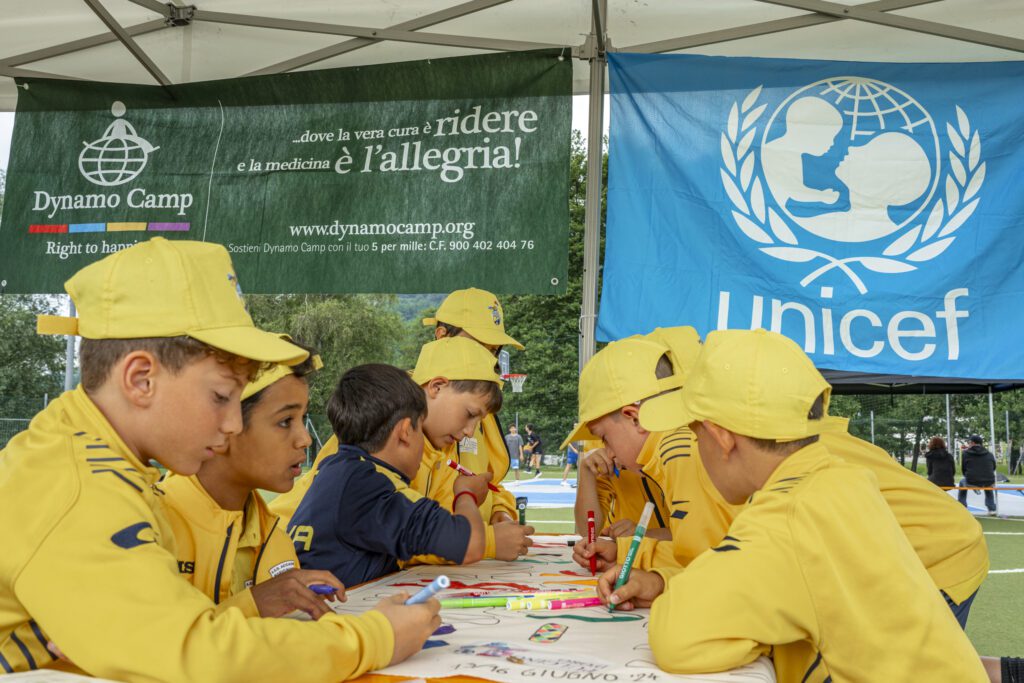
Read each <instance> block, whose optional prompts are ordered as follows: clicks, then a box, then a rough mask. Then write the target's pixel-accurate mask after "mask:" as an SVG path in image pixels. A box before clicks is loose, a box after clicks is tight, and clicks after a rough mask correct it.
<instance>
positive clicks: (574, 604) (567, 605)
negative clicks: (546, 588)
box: [548, 598, 601, 609]
mask: <svg viewBox="0 0 1024 683" xmlns="http://www.w3.org/2000/svg"><path fill="white" fill-rule="evenodd" d="M600 604H601V598H575V599H573V600H552V601H551V602H550V603H549V607H548V609H576V608H579V607H598V606H599V605H600Z"/></svg>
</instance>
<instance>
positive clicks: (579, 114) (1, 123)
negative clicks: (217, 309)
mask: <svg viewBox="0 0 1024 683" xmlns="http://www.w3.org/2000/svg"><path fill="white" fill-rule="evenodd" d="M604 101H605V102H604V107H605V113H604V132H605V134H606V135H607V134H608V96H607V95H605V98H604ZM572 127H573V128H574V129H576V130H579V131H581V132H582V133H583V139H584V140H586V139H587V97H586V96H584V95H579V96H576V97H573V98H572ZM13 129H14V113H13V112H0V171H6V170H7V161H8V157H10V153H11V132H12V131H13Z"/></svg>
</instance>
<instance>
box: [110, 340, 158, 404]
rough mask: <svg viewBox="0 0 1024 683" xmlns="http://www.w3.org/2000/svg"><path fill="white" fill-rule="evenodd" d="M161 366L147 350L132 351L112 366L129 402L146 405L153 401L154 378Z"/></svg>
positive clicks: (154, 391) (154, 390)
mask: <svg viewBox="0 0 1024 683" xmlns="http://www.w3.org/2000/svg"><path fill="white" fill-rule="evenodd" d="M162 370H163V368H162V367H161V365H160V363H159V362H158V361H157V360H156V358H155V357H154V356H153V354H151V353H149V352H148V351H132V352H131V353H129V354H128V355H127V356H125V357H124V358H123V359H122V360H121V362H120V363H117V364H116V365H115V366H114V373H115V374H116V380H117V382H118V385H119V388H120V389H121V392H122V393H123V394H124V396H125V398H126V399H128V401H129V402H131V403H133V404H135V405H137V406H140V407H146V406H148V405H150V404H151V403H152V402H153V397H154V394H155V393H156V379H157V377H158V376H159V375H160V374H161V371H162Z"/></svg>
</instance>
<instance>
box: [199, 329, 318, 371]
mask: <svg viewBox="0 0 1024 683" xmlns="http://www.w3.org/2000/svg"><path fill="white" fill-rule="evenodd" d="M187 334H188V336H189V337H192V338H193V339H198V340H199V341H201V342H203V343H204V344H209V345H210V346H212V347H213V348H215V349H220V350H221V351H227V352H228V353H233V354H235V355H236V356H239V357H241V358H249V359H251V360H254V361H259V362H261V363H283V364H284V365H295V364H296V363H301V362H302V361H304V360H306V359H307V358H308V357H309V352H308V351H306V350H305V349H303V348H301V347H298V346H296V345H295V344H291V343H289V342H287V341H285V340H284V339H281V337H280V336H279V335H277V334H274V333H272V332H264V331H263V330H259V329H257V328H255V327H251V326H248V325H246V326H241V327H219V328H217V329H213V330H201V331H198V332H188V333H187Z"/></svg>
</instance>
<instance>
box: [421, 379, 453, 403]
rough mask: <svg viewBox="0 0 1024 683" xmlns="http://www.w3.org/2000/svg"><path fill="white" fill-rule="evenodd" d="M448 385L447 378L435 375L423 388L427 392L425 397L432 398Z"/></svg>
mask: <svg viewBox="0 0 1024 683" xmlns="http://www.w3.org/2000/svg"><path fill="white" fill-rule="evenodd" d="M446 386H448V379H447V378H446V377H435V378H434V379H432V380H430V381H429V382H427V384H426V386H425V387H423V390H424V391H425V392H427V398H430V399H434V398H437V395H438V394H439V393H441V389H443V388H444V387H446Z"/></svg>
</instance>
